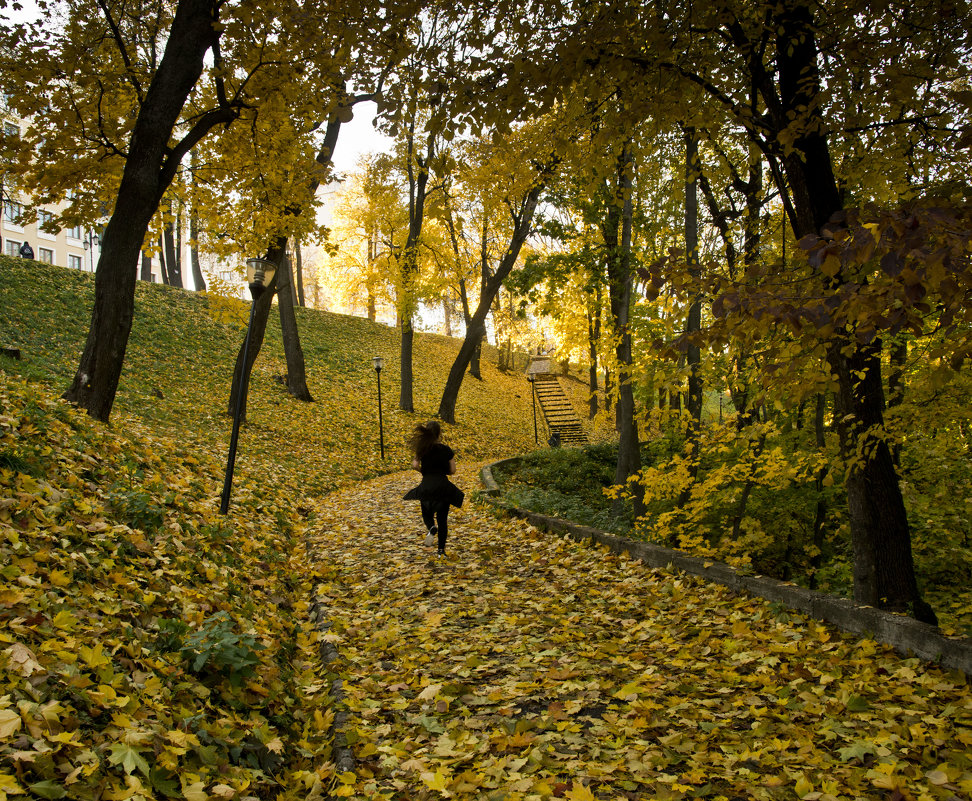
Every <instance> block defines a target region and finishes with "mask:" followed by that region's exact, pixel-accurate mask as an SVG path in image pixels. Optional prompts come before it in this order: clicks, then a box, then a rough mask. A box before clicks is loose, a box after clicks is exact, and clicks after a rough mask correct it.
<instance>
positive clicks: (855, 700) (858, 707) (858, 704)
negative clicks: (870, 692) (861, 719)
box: [847, 695, 871, 712]
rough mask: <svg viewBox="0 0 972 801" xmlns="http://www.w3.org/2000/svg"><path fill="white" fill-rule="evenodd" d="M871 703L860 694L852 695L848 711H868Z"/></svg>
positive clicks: (848, 703)
mask: <svg viewBox="0 0 972 801" xmlns="http://www.w3.org/2000/svg"><path fill="white" fill-rule="evenodd" d="M870 708H871V705H870V704H869V703H868V702H867V701H866V700H864V699H863V698H861V697H860V696H859V695H852V696H851V697H850V698H848V699H847V711H848V712H867V711H868V710H869V709H870Z"/></svg>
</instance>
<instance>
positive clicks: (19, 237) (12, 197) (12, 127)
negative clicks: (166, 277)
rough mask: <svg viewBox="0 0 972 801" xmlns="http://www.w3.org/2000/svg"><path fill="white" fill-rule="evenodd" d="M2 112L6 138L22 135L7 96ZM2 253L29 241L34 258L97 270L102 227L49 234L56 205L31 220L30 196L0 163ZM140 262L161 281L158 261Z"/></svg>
mask: <svg viewBox="0 0 972 801" xmlns="http://www.w3.org/2000/svg"><path fill="white" fill-rule="evenodd" d="M0 105H2V115H3V135H4V139H5V140H7V141H10V140H14V139H16V138H18V137H19V136H20V126H21V121H20V120H18V119H17V118H16V117H15V116H13V115H12V114H10V112H9V111H8V109H7V104H6V102H5V99H4V98H0ZM0 200H2V214H0V252H2V253H4V255H7V256H19V255H20V249H21V247H22V246H23V245H24V243H25V242H26V243H27V244H28V245H30V248H31V250H33V252H34V258H35V259H36V260H37V261H41V262H44V263H45V264H56V265H58V266H60V267H67V268H68V269H69V270H82V271H86V272H94V270H95V268H96V267H97V266H98V259H99V257H100V256H101V236H100V230H99V229H97V228H94V227H85V226H80V225H77V226H73V227H69V228H60V229H58V230H57V232H56V233H50V232H49V231H48V230H45V229H47V228H50V227H51V225H50V223H51V221H52V220H53V218H54V216H55V215H56V213H57V212H58V211H59V209H58V208H56V207H41V208H36V209H35V210H34V211H35V212H36V220H35V221H33V222H28V221H27V217H28V216H29V215H27V214H25V212H26V210H27V206H28V204H30V202H31V199H30V197H29V196H28V195H27V194H26V193H25V192H23V191H22V190H21V189H20V188H19V187H17V186H16V185H15V184H13V183H12V182H11V181H9V180H6V175H5V174H4V172H3V165H2V164H0ZM146 266H147V265H145V264H139V265H138V274H139V277H140V278H141V277H143V276H144V275H147V274H151V280H152V281H156V282H158V281H161V280H162V279H161V275H162V271H161V268H160V265H159V263H158V260H157V259H155V258H152V259H151V262H150V269H149V270H148V271H146V269H145V268H146Z"/></svg>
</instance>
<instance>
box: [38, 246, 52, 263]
mask: <svg viewBox="0 0 972 801" xmlns="http://www.w3.org/2000/svg"><path fill="white" fill-rule="evenodd" d="M37 250H38V252H39V254H40V255H39V256H38V261H42V262H44V264H53V263H54V251H53V250H51V249H50V248H38V249H37Z"/></svg>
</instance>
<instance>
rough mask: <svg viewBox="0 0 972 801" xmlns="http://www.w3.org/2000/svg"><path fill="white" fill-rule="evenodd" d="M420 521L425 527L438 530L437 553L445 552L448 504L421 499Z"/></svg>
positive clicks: (447, 530)
mask: <svg viewBox="0 0 972 801" xmlns="http://www.w3.org/2000/svg"><path fill="white" fill-rule="evenodd" d="M422 522H423V523H425V527H426V528H432V526H435V527H436V528H437V529H438V530H439V553H445V544H446V537H448V536H449V504H448V503H444V502H443V501H422Z"/></svg>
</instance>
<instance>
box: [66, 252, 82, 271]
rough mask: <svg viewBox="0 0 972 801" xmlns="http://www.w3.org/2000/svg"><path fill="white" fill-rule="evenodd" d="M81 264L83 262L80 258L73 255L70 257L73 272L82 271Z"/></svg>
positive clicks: (69, 262)
mask: <svg viewBox="0 0 972 801" xmlns="http://www.w3.org/2000/svg"><path fill="white" fill-rule="evenodd" d="M81 263H82V262H81V257H80V256H75V255H73V254H72V255H70V256H68V267H70V268H71V269H72V270H80V269H81Z"/></svg>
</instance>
